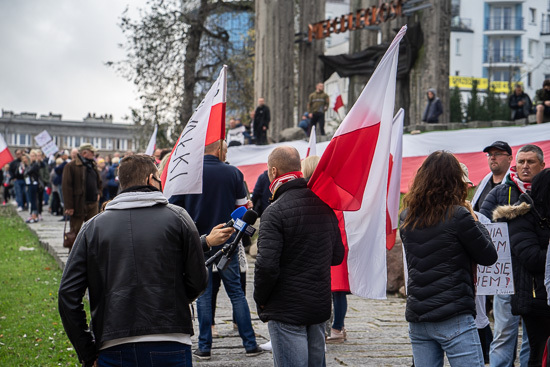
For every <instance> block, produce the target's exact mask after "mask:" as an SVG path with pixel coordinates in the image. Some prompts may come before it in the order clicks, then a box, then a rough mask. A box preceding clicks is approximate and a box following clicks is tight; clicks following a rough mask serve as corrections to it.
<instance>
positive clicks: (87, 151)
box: [78, 143, 96, 159]
mask: <svg viewBox="0 0 550 367" xmlns="http://www.w3.org/2000/svg"><path fill="white" fill-rule="evenodd" d="M95 152H96V149H95V148H94V146H93V145H92V144H90V143H84V144H82V145H81V146H80V147H79V148H78V153H80V155H81V156H82V157H84V158H86V159H93V158H94V153H95Z"/></svg>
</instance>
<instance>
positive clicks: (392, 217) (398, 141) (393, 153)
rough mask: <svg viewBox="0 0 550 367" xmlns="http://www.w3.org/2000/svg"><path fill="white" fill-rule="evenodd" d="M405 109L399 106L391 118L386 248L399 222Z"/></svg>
mask: <svg viewBox="0 0 550 367" xmlns="http://www.w3.org/2000/svg"><path fill="white" fill-rule="evenodd" d="M404 120H405V111H404V110H403V109H402V108H400V109H399V111H397V113H396V114H395V117H394V118H393V124H392V130H391V146H390V162H389V167H388V172H389V173H388V194H387V195H388V196H387V199H386V248H387V249H388V250H391V249H392V247H393V245H395V237H396V236H397V227H398V222H399V201H400V198H401V196H400V188H401V166H402V162H403V122H404Z"/></svg>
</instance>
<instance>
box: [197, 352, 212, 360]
mask: <svg viewBox="0 0 550 367" xmlns="http://www.w3.org/2000/svg"><path fill="white" fill-rule="evenodd" d="M193 355H194V356H195V357H197V358H198V359H202V360H204V361H207V360H209V359H210V358H211V357H212V353H211V352H210V351H208V352H203V351H202V350H200V349H196V350H195V351H194V352H193Z"/></svg>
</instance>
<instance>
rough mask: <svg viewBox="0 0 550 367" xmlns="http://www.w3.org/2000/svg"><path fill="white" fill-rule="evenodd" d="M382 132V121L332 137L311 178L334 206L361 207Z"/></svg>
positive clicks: (314, 187)
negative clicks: (380, 132)
mask: <svg viewBox="0 0 550 367" xmlns="http://www.w3.org/2000/svg"><path fill="white" fill-rule="evenodd" d="M379 131H380V122H378V123H377V124H375V125H371V126H367V127H364V128H361V129H358V130H354V131H352V132H350V133H347V134H342V135H338V136H335V137H334V138H332V140H331V142H330V144H329V145H328V147H327V149H326V150H325V152H324V153H323V156H322V157H321V160H320V162H319V165H318V166H317V168H316V169H315V171H314V172H313V176H312V177H311V179H310V181H309V187H310V188H311V190H312V191H313V192H315V194H317V196H319V198H321V200H323V201H324V202H325V203H327V204H328V205H329V206H330V207H331V208H333V209H338V210H348V211H355V210H359V209H360V208H361V203H362V201H363V193H364V191H365V186H366V185H367V179H368V177H369V172H370V167H371V165H372V160H373V157H374V150H375V149H376V142H377V141H378V134H379Z"/></svg>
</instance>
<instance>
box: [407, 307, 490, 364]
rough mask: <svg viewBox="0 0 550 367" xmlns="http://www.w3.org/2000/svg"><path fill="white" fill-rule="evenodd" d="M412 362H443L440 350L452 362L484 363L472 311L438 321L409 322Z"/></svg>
mask: <svg viewBox="0 0 550 367" xmlns="http://www.w3.org/2000/svg"><path fill="white" fill-rule="evenodd" d="M409 337H410V339H411V344H412V350H413V358H414V365H415V366H416V367H425V366H427V367H437V366H443V353H446V354H447V359H448V360H449V363H450V364H451V366H468V367H474V366H479V367H483V366H484V363H483V352H482V351H481V343H480V342H479V335H478V333H477V328H476V324H475V322H474V317H473V316H472V315H458V316H455V317H452V318H450V319H448V320H445V321H440V322H410V323H409Z"/></svg>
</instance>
